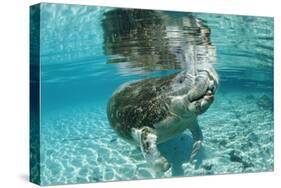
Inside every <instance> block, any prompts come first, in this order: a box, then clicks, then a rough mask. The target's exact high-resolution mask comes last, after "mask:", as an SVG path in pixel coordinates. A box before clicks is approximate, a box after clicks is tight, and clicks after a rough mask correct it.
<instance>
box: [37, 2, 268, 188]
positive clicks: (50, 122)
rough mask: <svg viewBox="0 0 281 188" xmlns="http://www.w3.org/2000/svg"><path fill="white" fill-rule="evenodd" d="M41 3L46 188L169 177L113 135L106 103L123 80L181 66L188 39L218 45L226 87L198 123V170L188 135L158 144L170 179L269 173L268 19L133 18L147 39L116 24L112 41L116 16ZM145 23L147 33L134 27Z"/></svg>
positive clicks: (105, 10)
mask: <svg viewBox="0 0 281 188" xmlns="http://www.w3.org/2000/svg"><path fill="white" fill-rule="evenodd" d="M41 6H42V7H41V36H40V41H41V48H40V58H41V105H42V106H41V135H40V136H41V137H40V143H41V152H40V157H41V162H40V166H41V175H40V176H41V181H42V184H44V185H50V184H67V183H84V182H98V181H115V180H132V179H145V178H159V177H163V174H159V173H155V172H154V171H153V169H152V168H151V166H150V165H149V164H147V162H146V161H145V160H144V158H143V156H142V154H141V152H140V150H139V149H138V148H137V147H135V146H132V145H130V144H128V143H126V142H125V141H123V140H122V139H121V138H119V137H118V136H117V134H116V133H115V132H114V131H113V130H112V129H111V128H110V126H109V123H108V120H107V117H106V104H107V101H108V99H109V97H110V96H111V95H112V93H113V92H114V91H115V90H116V88H118V87H119V86H120V85H121V84H123V83H126V82H128V81H132V80H135V79H145V78H150V77H154V76H162V75H166V74H170V73H171V72H174V71H177V70H180V69H181V68H183V66H182V64H180V63H179V62H180V57H179V56H178V54H180V52H182V51H181V50H182V41H185V42H186V43H188V44H197V45H202V44H208V43H211V44H212V46H214V47H215V48H216V64H215V65H214V66H215V68H216V70H217V72H218V74H219V76H220V87H219V90H218V92H217V94H216V100H215V102H214V104H213V105H212V106H211V107H210V109H209V110H208V111H207V112H206V113H204V114H203V115H201V116H200V117H199V124H200V126H201V128H202V131H203V136H204V143H203V147H202V149H201V150H200V153H199V155H198V157H197V163H196V165H195V166H191V165H189V164H188V160H189V156H190V152H191V146H192V137H191V134H190V133H189V131H185V132H184V133H183V134H181V135H179V136H178V137H176V138H175V139H173V140H170V141H168V142H167V143H163V144H161V145H159V149H160V151H161V153H162V154H163V155H164V156H165V157H166V158H167V159H168V160H169V162H170V163H171V164H172V176H193V175H207V174H225V173H241V172H260V171H272V170H273V102H272V101H273V33H272V30H273V19H272V18H264V17H248V16H247V17H244V16H243V17H242V16H230V15H215V14H199V13H196V14H190V13H189V14H184V13H172V12H164V13H163V15H164V16H161V17H158V16H157V14H156V15H155V14H153V13H151V15H150V16H148V17H144V18H143V20H140V21H139V22H136V21H134V20H133V21H132V20H131V21H130V20H128V23H130V25H131V28H130V30H132V31H136V32H139V31H143V32H142V33H137V34H132V33H130V35H127V34H126V35H125V34H124V33H126V28H123V27H120V28H119V30H117V31H118V32H120V33H121V34H120V33H119V34H120V35H118V36H111V35H112V33H111V32H112V31H111V30H110V29H109V28H110V27H109V26H110V24H109V26H108V25H106V23H115V22H113V21H114V20H115V19H117V18H116V15H115V16H113V17H110V16H108V15H110V14H108V12H110V11H112V9H111V8H97V7H86V6H74V5H73V6H69V5H53V4H42V5H41ZM116 14H117V16H118V14H119V15H120V14H121V13H120V12H117V13H116ZM106 15H107V16H106ZM186 16H192V17H194V18H199V19H202V21H203V23H204V24H203V25H202V27H201V26H200V28H202V30H203V31H205V30H204V29H205V26H206V28H209V29H210V31H211V35H210V38H209V40H206V41H205V38H204V37H206V36H207V34H206V33H205V34H204V33H203V35H198V30H196V27H194V25H192V24H194V23H192V24H191V27H186V22H187V21H188V20H189V18H187V19H180V18H182V17H186ZM159 20H160V21H159ZM110 21H112V22H110ZM115 21H116V20H115ZM140 23H141V24H142V27H143V28H146V30H141V29H140V28H135V27H136V26H137V25H139V24H140ZM183 23H184V24H183ZM120 25H122V23H120ZM162 26H163V28H164V29H159V27H160V28H162ZM164 26H165V27H164ZM106 28H107V29H106ZM113 28H116V26H115V27H113ZM157 28H158V30H157V32H155V29H157ZM194 28H195V31H193V30H192V29H194ZM127 30H128V28H127ZM202 30H201V31H202ZM122 36H127V38H126V37H123V38H122ZM128 36H130V37H128ZM115 41H117V42H115ZM144 41H145V42H146V43H145V42H144ZM147 41H149V42H147ZM163 41H164V42H163ZM202 41H203V42H202ZM163 43H165V44H167V45H164V46H163ZM212 46H211V47H212ZM171 52H174V53H176V54H177V55H174V56H173V55H170V54H169V53H171ZM199 52H201V51H199ZM155 57H156V58H155ZM200 57H203V60H213V59H212V58H213V56H211V55H210V57H209V56H208V57H206V56H204V55H203V56H200V54H199V56H198V58H200ZM144 59H145V61H144ZM201 60H202V59H201ZM142 62H144V63H142ZM155 62H156V63H155Z"/></svg>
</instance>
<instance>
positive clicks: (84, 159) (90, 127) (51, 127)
mask: <svg viewBox="0 0 281 188" xmlns="http://www.w3.org/2000/svg"><path fill="white" fill-rule="evenodd" d="M262 95H264V93H252V94H251V93H247V94H245V93H238V92H231V93H230V92H229V93H227V92H219V93H218V95H217V98H216V101H215V103H214V104H213V105H212V106H211V108H210V109H209V110H208V112H206V113H205V114H203V115H201V116H200V117H199V123H200V126H201V127H202V131H203V135H204V142H203V147H202V148H201V150H200V152H199V155H198V157H197V161H196V164H195V165H191V164H189V163H188V160H189V156H190V152H191V145H192V138H191V134H190V133H189V131H186V132H184V133H183V134H181V135H179V136H178V137H176V138H175V139H173V140H170V141H168V142H166V143H164V144H161V145H159V149H160V151H161V153H162V154H163V155H164V156H165V157H166V158H167V159H168V160H169V161H170V163H171V164H172V171H171V172H170V174H169V173H168V174H163V173H156V172H155V171H154V170H153V169H152V168H151V166H150V165H149V164H147V163H146V161H145V160H144V158H143V156H142V154H141V152H140V150H139V149H138V148H137V147H135V146H132V145H130V144H128V143H126V142H125V141H123V140H122V139H120V138H119V137H118V136H117V135H116V133H115V132H114V131H113V130H112V129H111V128H110V126H109V123H108V121H107V117H106V113H105V112H106V108H105V105H95V104H88V105H81V106H76V107H73V108H68V109H61V110H59V109H58V110H57V111H56V112H53V113H52V114H48V115H44V114H43V116H42V127H41V180H42V184H43V185H50V184H69V183H86V182H99V181H116V180H133V179H146V178H159V177H164V176H165V177H169V176H194V175H209V174H226V173H242V172H261V171H272V170H273V112H272V108H270V107H263V106H262V105H258V104H257V103H258V101H259V98H260V97H261V96H262ZM268 96H270V95H268Z"/></svg>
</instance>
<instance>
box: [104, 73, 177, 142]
mask: <svg viewBox="0 0 281 188" xmlns="http://www.w3.org/2000/svg"><path fill="white" fill-rule="evenodd" d="M175 77H176V74H173V75H169V76H164V77H161V78H152V79H146V80H142V81H139V82H135V83H131V84H129V85H127V86H125V87H122V89H121V90H118V91H117V92H115V93H114V94H113V96H112V97H111V99H110V100H109V102H108V106H107V116H108V119H109V121H110V124H111V126H112V127H113V128H114V129H115V130H116V131H117V132H118V133H119V134H120V136H122V137H125V138H127V139H130V138H131V136H130V133H131V129H132V128H140V127H143V126H148V127H153V124H155V123H156V122H159V121H161V120H163V119H164V118H165V117H167V116H168V115H169V110H168V107H169V104H170V99H169V98H167V95H165V93H167V92H168V91H169V90H171V87H170V83H171V81H172V80H173V78H175Z"/></svg>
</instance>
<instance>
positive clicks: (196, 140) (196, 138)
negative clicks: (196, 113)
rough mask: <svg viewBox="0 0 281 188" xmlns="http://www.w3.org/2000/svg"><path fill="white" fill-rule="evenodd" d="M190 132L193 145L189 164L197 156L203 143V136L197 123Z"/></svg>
mask: <svg viewBox="0 0 281 188" xmlns="http://www.w3.org/2000/svg"><path fill="white" fill-rule="evenodd" d="M190 131H191V133H192V138H193V145H192V152H191V155H190V162H191V163H192V162H193V160H194V159H195V157H196V155H197V154H198V151H199V149H200V147H201V144H202V141H203V135H202V131H201V128H200V127H199V125H198V122H197V121H196V123H195V124H194V125H193V126H192V127H191V128H190Z"/></svg>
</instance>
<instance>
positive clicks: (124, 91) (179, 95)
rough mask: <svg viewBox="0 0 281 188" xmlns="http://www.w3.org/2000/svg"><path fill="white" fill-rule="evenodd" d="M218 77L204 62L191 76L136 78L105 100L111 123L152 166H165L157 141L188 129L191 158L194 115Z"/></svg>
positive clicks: (196, 132)
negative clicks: (135, 146)
mask: <svg viewBox="0 0 281 188" xmlns="http://www.w3.org/2000/svg"><path fill="white" fill-rule="evenodd" d="M217 85H218V76H217V74H216V72H215V70H214V69H213V67H212V66H210V65H208V64H206V65H202V67H201V69H200V68H199V69H198V73H197V75H195V76H193V75H191V74H189V73H188V72H187V71H182V72H178V73H175V74H172V75H168V76H164V77H160V78H151V79H146V80H141V81H136V82H133V83H129V84H127V85H124V86H122V87H121V88H120V89H118V90H117V91H116V92H115V93H114V94H113V96H112V97H111V99H110V100H109V102H108V109H107V115H108V119H109V121H110V124H111V126H112V127H113V128H114V130H116V132H117V133H118V134H119V135H120V136H121V137H122V138H124V139H126V140H127V141H129V142H131V143H134V144H137V145H139V146H140V148H141V150H142V152H143V155H144V157H145V158H146V159H147V160H148V161H149V162H150V163H152V164H153V165H154V166H155V167H156V168H158V169H159V168H160V169H161V170H163V171H166V170H168V169H169V167H170V165H169V164H168V162H167V160H166V159H165V158H164V157H163V156H161V154H160V152H159V151H158V149H157V144H158V143H161V142H164V141H167V140H169V139H171V138H173V137H175V136H176V135H177V134H179V133H181V132H183V131H184V130H186V129H189V130H190V131H191V133H192V136H193V149H192V154H191V159H190V160H191V161H192V160H193V159H194V157H195V156H196V154H197V152H198V150H199V147H200V145H201V142H202V132H201V129H200V127H199V125H198V121H197V116H198V115H199V114H201V113H203V112H205V111H206V110H207V109H208V108H209V106H210V105H211V104H212V102H213V100H214V93H215V91H216V88H217Z"/></svg>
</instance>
